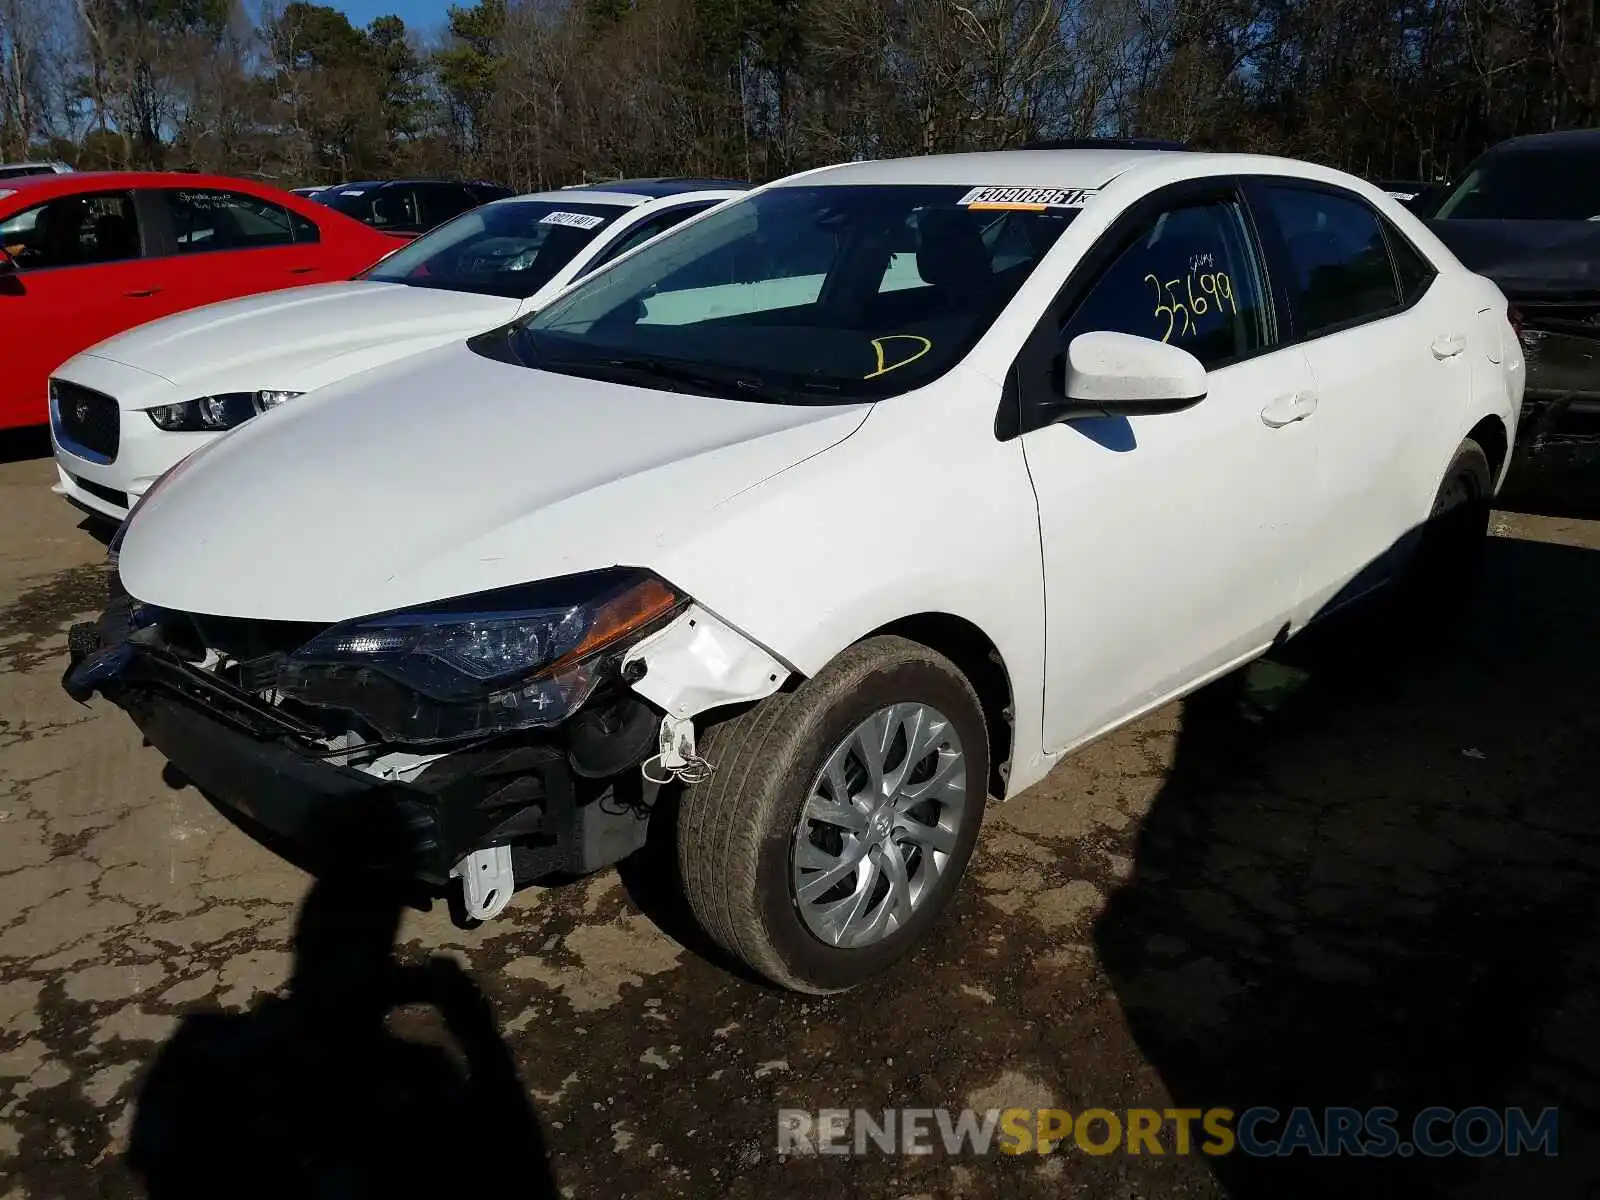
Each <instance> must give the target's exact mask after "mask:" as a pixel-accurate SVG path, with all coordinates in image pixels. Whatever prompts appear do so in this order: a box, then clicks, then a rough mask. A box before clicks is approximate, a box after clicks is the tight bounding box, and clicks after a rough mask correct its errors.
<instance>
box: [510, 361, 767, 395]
mask: <svg viewBox="0 0 1600 1200" xmlns="http://www.w3.org/2000/svg"><path fill="white" fill-rule="evenodd" d="M536 365H538V366H539V367H542V368H544V369H545V370H550V371H564V372H569V373H571V374H574V375H589V376H594V377H599V378H605V379H610V380H612V381H614V382H619V383H622V382H629V381H630V380H636V379H639V378H641V377H642V378H645V379H661V380H666V381H667V382H669V383H679V384H685V385H687V386H688V387H691V388H695V389H696V390H698V391H701V392H705V393H708V394H710V395H713V396H720V397H722V398H723V399H725V400H754V401H758V402H760V403H763V404H793V403H794V395H793V393H792V392H790V391H788V390H785V389H782V388H778V387H774V386H773V385H771V384H769V383H767V382H766V380H764V379H762V378H761V377H760V376H758V375H749V374H746V373H744V372H740V371H731V370H728V371H724V370H718V369H717V368H715V367H704V366H699V365H697V364H694V363H684V362H676V361H673V360H671V359H662V358H646V357H634V356H624V357H601V358H594V359H556V360H545V359H540V360H538V362H537V364H536Z"/></svg>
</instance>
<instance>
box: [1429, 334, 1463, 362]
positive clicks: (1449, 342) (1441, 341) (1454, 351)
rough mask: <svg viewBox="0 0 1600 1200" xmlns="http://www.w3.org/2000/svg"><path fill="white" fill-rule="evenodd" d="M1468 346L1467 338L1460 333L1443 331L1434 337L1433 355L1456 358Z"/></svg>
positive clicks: (1439, 357)
mask: <svg viewBox="0 0 1600 1200" xmlns="http://www.w3.org/2000/svg"><path fill="white" fill-rule="evenodd" d="M1466 348H1467V339H1466V338H1464V337H1462V336H1461V334H1459V333H1441V334H1440V335H1439V336H1438V337H1436V338H1434V339H1433V356H1434V357H1435V358H1437V359H1446V358H1454V357H1455V356H1456V355H1458V354H1460V353H1461V352H1462V351H1463V350H1465V349H1466Z"/></svg>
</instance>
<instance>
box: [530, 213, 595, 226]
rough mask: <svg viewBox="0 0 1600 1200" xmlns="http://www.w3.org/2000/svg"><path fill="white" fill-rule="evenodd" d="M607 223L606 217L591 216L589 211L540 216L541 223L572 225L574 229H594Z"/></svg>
mask: <svg viewBox="0 0 1600 1200" xmlns="http://www.w3.org/2000/svg"><path fill="white" fill-rule="evenodd" d="M605 223H606V219H605V218H604V217H596V216H591V215H590V214H588V213H574V212H553V213H546V214H545V215H544V216H542V217H540V218H539V224H541V225H570V226H572V228H574V229H594V228H595V227H596V226H599V225H604V224H605Z"/></svg>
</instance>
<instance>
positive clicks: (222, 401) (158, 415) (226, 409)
mask: <svg viewBox="0 0 1600 1200" xmlns="http://www.w3.org/2000/svg"><path fill="white" fill-rule="evenodd" d="M303 394H304V393H302V392H286V391H281V390H274V389H268V390H265V391H260V392H218V393H217V394H216V395H215V396H201V397H200V398H199V399H198V400H185V401H183V402H182V403H180V404H163V405H161V406H160V407H159V408H152V409H149V410H147V411H148V412H149V414H150V419H151V420H152V421H153V422H155V425H156V428H157V429H165V430H166V431H167V432H168V433H199V432H208V433H216V432H220V431H221V430H224V429H233V428H234V427H235V426H238V425H243V424H244V423H245V422H246V421H248V420H249V419H250V418H251V417H254V416H257V415H259V414H260V413H264V412H266V411H267V410H268V409H270V408H277V407H278V406H279V405H280V404H284V403H287V402H288V401H290V400H293V399H294V398H295V397H296V396H300V395H303Z"/></svg>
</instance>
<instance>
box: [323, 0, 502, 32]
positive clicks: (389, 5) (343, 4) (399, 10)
mask: <svg viewBox="0 0 1600 1200" xmlns="http://www.w3.org/2000/svg"><path fill="white" fill-rule="evenodd" d="M326 2H327V3H331V4H332V5H333V6H334V7H335V8H342V9H344V11H345V12H346V13H347V14H348V15H349V17H350V23H351V24H352V25H365V24H366V23H367V22H368V21H370V20H372V18H373V17H381V16H383V15H384V14H385V13H394V14H395V16H397V17H400V18H401V19H402V20H404V21H405V23H406V26H407V28H414V29H419V30H422V31H423V32H427V33H431V32H432V31H433V30H436V29H441V28H443V27H444V22H445V15H444V14H445V10H446V9H448V8H449V7H450V3H451V0H326ZM454 2H455V3H456V4H460V5H470V4H471V3H472V0H454Z"/></svg>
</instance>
